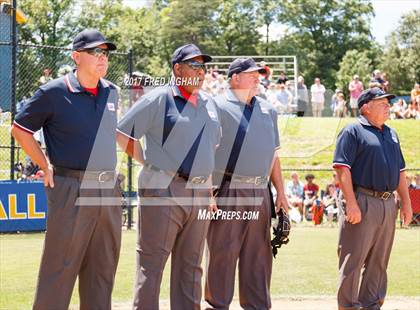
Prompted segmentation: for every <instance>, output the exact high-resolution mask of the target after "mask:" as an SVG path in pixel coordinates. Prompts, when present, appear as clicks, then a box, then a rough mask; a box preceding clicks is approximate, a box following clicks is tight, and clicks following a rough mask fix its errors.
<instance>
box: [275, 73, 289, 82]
mask: <svg viewBox="0 0 420 310" xmlns="http://www.w3.org/2000/svg"><path fill="white" fill-rule="evenodd" d="M288 80H289V79H288V78H287V76H286V75H285V74H284V72H283V71H281V72H280V76H279V78H278V79H277V84H286V82H287V81H288Z"/></svg>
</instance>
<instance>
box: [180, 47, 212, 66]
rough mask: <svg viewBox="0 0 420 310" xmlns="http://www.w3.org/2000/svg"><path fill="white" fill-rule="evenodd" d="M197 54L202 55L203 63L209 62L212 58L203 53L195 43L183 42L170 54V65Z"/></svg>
mask: <svg viewBox="0 0 420 310" xmlns="http://www.w3.org/2000/svg"><path fill="white" fill-rule="evenodd" d="M198 56H201V57H203V59H204V62H205V63H206V62H210V61H212V59H213V58H211V56H209V55H206V54H203V53H202V52H201V51H200V49H199V48H198V47H197V46H196V45H194V44H191V43H190V44H185V45H183V46H180V47H178V48H177V49H176V50H175V52H174V53H173V54H172V66H174V65H175V64H177V63H180V62H183V61H186V60H189V59H192V58H194V57H198Z"/></svg>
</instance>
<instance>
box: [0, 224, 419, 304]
mask: <svg viewBox="0 0 420 310" xmlns="http://www.w3.org/2000/svg"><path fill="white" fill-rule="evenodd" d="M43 238H44V234H43V233H32V234H6V235H0V309H1V310H15V309H16V310H17V309H29V308H30V306H31V303H32V301H33V296H34V290H35V284H36V277H37V273H38V267H39V261H40V255H41V251H42V244H43ZM135 239H136V232H135V231H124V232H123V242H122V249H121V255H120V263H119V266H118V271H117V277H116V283H115V289H114V293H113V299H114V301H115V302H124V301H130V300H131V299H132V286H133V280H134V270H135ZM337 240H338V229H337V228H324V227H317V228H314V227H304V226H303V224H301V225H300V226H298V227H293V229H292V233H291V241H290V243H289V244H288V245H286V246H284V247H282V248H281V249H280V253H279V255H278V256H277V259H275V260H274V265H273V277H272V286H271V293H272V297H273V298H276V297H281V296H286V295H287V296H296V295H299V296H300V295H334V294H335V291H336V287H337V275H338V267H337V264H338V260H337V255H336V249H337ZM419 244H420V229H397V232H396V238H395V242H394V248H393V252H392V255H391V260H390V266H389V272H388V276H389V287H388V295H389V296H410V297H414V296H419V295H420V268H419V267H420V247H419ZM98 255H100V254H99V253H98ZM204 263H205V262H204V261H203V264H204ZM169 266H170V264H167V268H166V270H165V273H164V277H163V281H162V286H161V298H162V299H168V298H169V273H170V270H169V268H170V267H169ZM75 292H77V289H76V290H75ZM235 294H237V289H236V290H235ZM72 304H74V305H77V304H78V297H77V293H74V294H73V298H72Z"/></svg>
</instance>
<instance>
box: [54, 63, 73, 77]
mask: <svg viewBox="0 0 420 310" xmlns="http://www.w3.org/2000/svg"><path fill="white" fill-rule="evenodd" d="M72 71H73V69H72V68H71V67H70V66H69V65H64V66H61V67H60V69H58V74H57V77H62V76H65V75H66V74H67V73H70V72H72Z"/></svg>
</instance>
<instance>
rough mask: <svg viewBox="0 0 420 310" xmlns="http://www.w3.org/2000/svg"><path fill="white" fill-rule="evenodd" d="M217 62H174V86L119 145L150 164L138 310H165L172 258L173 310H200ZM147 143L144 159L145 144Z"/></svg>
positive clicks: (184, 55) (156, 97) (180, 58)
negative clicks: (211, 77) (209, 80)
mask: <svg viewBox="0 0 420 310" xmlns="http://www.w3.org/2000/svg"><path fill="white" fill-rule="evenodd" d="M209 61H211V57H210V56H208V55H205V54H203V53H202V52H201V51H200V50H199V48H198V47H197V46H195V45H193V44H187V45H184V46H181V47H179V48H178V49H176V50H175V52H174V54H173V56H172V65H173V75H174V82H175V83H171V85H165V86H162V87H158V88H156V89H154V90H153V91H151V92H149V93H147V94H145V95H144V96H143V97H142V98H141V99H140V100H139V101H138V102H136V103H135V105H134V106H133V107H132V108H131V109H130V110H129V111H128V112H127V114H126V115H125V116H124V117H123V119H122V120H121V121H120V123H119V125H118V134H117V140H118V144H119V145H120V146H121V147H122V148H123V149H124V150H126V152H127V154H129V155H130V156H132V157H133V158H135V159H136V160H137V161H138V162H140V163H141V164H142V165H143V169H142V171H141V173H140V176H139V184H138V186H139V197H140V200H139V221H138V223H139V224H138V225H139V226H138V230H137V231H138V240H137V248H136V251H137V274H136V280H135V286H134V291H135V293H134V309H150V310H151V309H158V308H159V291H160V284H161V281H162V273H163V270H164V267H165V264H166V261H167V259H168V257H169V254H171V285H170V291H171V293H170V296H171V309H174V310H186V309H200V302H201V294H202V293H201V276H202V269H201V258H202V253H203V247H204V241H205V236H206V234H207V229H208V225H209V220H199V219H198V214H199V213H200V211H201V210H204V211H206V210H207V209H208V208H209V205H210V198H211V185H212V182H211V173H212V171H213V168H214V154H215V150H216V146H217V144H218V143H219V139H220V124H219V119H218V115H217V110H216V106H215V104H214V102H213V100H212V99H211V98H210V97H209V96H208V95H206V94H205V93H203V92H201V91H200V88H201V86H202V84H203V81H204V74H205V63H206V62H209ZM142 137H144V147H145V149H144V152H143V148H142V147H141V145H140V143H139V141H138V140H139V139H140V138H142Z"/></svg>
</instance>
